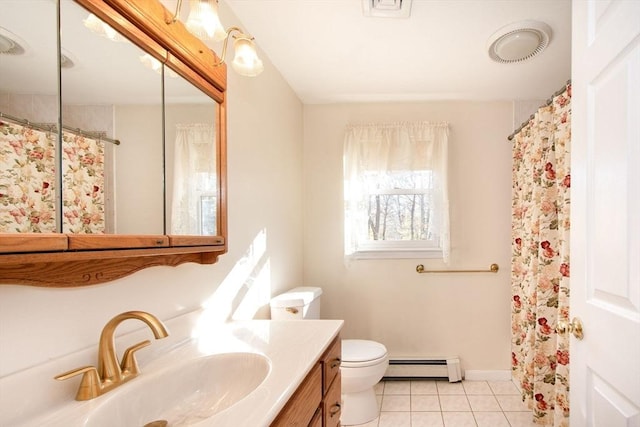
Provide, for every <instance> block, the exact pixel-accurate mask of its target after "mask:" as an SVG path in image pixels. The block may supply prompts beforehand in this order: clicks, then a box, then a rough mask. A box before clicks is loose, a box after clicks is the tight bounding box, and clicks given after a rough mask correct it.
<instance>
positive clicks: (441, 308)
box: [303, 102, 513, 371]
mask: <svg viewBox="0 0 640 427" xmlns="http://www.w3.org/2000/svg"><path fill="white" fill-rule="evenodd" d="M401 120H408V121H410V120H426V121H448V122H449V123H450V136H449V142H450V145H449V165H450V178H449V179H450V205H451V261H450V266H448V267H447V266H445V265H444V264H442V262H441V261H439V260H426V259H406V260H357V261H352V262H351V263H350V264H349V265H345V262H344V260H343V240H342V239H343V224H342V221H343V211H342V207H343V201H342V143H343V136H344V127H345V125H346V124H347V123H359V122H380V121H401ZM512 127H513V117H512V107H511V103H509V102H490V103H480V102H429V103H407V104H388V103H380V104H341V105H316V106H313V105H311V106H305V107H304V224H305V225H304V257H303V258H304V284H305V285H308V286H321V287H322V288H323V289H324V294H323V301H322V304H323V306H322V316H323V317H326V318H341V319H345V327H344V329H343V336H344V337H347V338H364V339H374V340H378V341H380V342H382V343H384V344H385V345H386V346H387V348H388V350H389V352H390V354H391V356H392V357H401V356H417V357H421V356H435V357H443V356H449V355H458V356H460V358H461V363H462V368H463V369H470V370H480V371H485V370H486V371H493V370H498V371H500V370H509V369H510V359H509V354H510V326H509V324H510V320H509V310H510V304H509V298H510V289H509V274H510V272H509V263H510V249H509V248H510V243H509V242H510V209H511V199H510V195H511V155H510V152H511V147H510V144H509V143H508V142H507V140H506V137H507V136H508V135H509V134H510V133H511V131H512ZM491 263H498V264H499V265H500V267H501V270H500V272H499V273H498V274H490V273H484V274H439V275H430V274H429V275H427V274H422V275H419V274H417V273H416V271H415V267H416V265H417V264H424V265H425V266H426V267H427V268H437V269H440V268H459V269H466V268H471V269H477V268H488V267H489V265H490V264H491Z"/></svg>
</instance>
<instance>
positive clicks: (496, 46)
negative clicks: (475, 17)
mask: <svg viewBox="0 0 640 427" xmlns="http://www.w3.org/2000/svg"><path fill="white" fill-rule="evenodd" d="M550 38H551V27H549V26H548V25H547V24H545V23H544V22H538V21H531V20H528V21H522V22H516V23H513V24H509V25H506V26H504V27H502V28H500V29H499V30H498V31H496V32H495V33H493V34H492V35H491V37H489V40H488V41H487V50H488V51H489V57H490V58H491V59H493V60H494V61H496V62H500V63H503V64H510V63H514V62H522V61H526V60H528V59H531V58H533V57H534V56H536V55H538V54H539V53H540V52H542V51H543V50H545V48H546V47H547V46H548V45H549V40H550Z"/></svg>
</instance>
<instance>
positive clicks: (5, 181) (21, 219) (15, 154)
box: [0, 122, 56, 233]
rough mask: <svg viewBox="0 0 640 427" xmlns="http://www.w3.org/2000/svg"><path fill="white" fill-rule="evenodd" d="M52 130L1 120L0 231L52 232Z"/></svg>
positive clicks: (53, 150)
mask: <svg viewBox="0 0 640 427" xmlns="http://www.w3.org/2000/svg"><path fill="white" fill-rule="evenodd" d="M55 141H56V135H55V132H43V131H40V130H35V129H31V128H29V127H24V126H20V125H17V124H13V123H8V122H0V233H55V232H56V214H55V211H56V207H55V169H56V168H55V161H56V155H55Z"/></svg>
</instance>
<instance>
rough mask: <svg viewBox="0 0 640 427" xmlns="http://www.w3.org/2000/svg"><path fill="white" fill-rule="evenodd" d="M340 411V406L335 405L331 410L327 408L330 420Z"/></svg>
mask: <svg viewBox="0 0 640 427" xmlns="http://www.w3.org/2000/svg"><path fill="white" fill-rule="evenodd" d="M340 409H342V408H341V407H340V404H339V403H336V404H335V405H333V406H332V407H331V408H329V416H331V418H333V417H334V416H335V415H337V414H339V413H340Z"/></svg>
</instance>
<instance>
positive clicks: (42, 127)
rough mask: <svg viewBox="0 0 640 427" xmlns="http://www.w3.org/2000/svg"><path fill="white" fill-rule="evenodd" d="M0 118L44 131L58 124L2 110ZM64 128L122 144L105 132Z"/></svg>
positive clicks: (49, 130) (54, 128)
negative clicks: (22, 117)
mask: <svg viewBox="0 0 640 427" xmlns="http://www.w3.org/2000/svg"><path fill="white" fill-rule="evenodd" d="M0 118H1V119H7V120H9V121H11V122H15V123H16V124H19V125H24V126H26V127H29V128H31V129H38V130H41V131H43V132H52V131H55V130H57V127H56V125H54V124H48V123H33V122H31V121H29V120H26V119H20V118H18V117H14V116H12V115H10V114H6V113H3V112H1V111H0ZM62 129H63V130H66V131H67V132H71V133H75V134H76V135H80V136H88V137H90V138H93V139H97V140H99V141H106V142H110V143H112V144H115V145H120V140H119V139H113V138H109V137H107V136H105V135H104V132H95V131H86V130H82V129H80V128H72V127H69V126H64V125H63V126H62Z"/></svg>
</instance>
